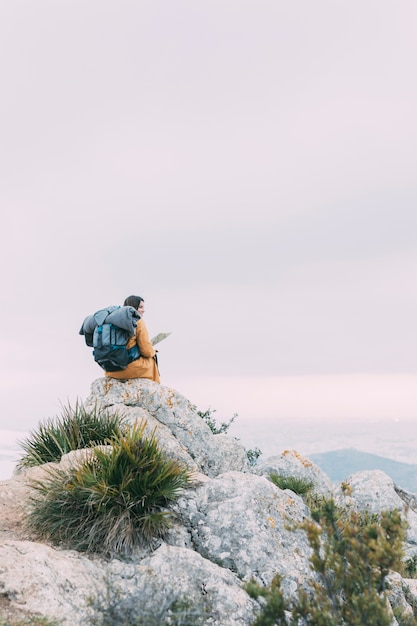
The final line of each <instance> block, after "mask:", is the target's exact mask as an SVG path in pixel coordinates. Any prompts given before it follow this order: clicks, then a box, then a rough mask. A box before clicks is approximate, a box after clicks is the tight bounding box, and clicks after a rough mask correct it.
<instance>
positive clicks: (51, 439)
mask: <svg viewBox="0 0 417 626" xmlns="http://www.w3.org/2000/svg"><path fill="white" fill-rule="evenodd" d="M124 425H125V418H123V417H121V416H120V415H117V414H109V413H108V411H104V410H99V409H98V408H97V407H96V408H95V409H93V410H91V411H87V410H86V409H85V408H84V406H83V404H82V403H80V402H78V401H77V402H76V404H75V408H72V407H71V405H68V407H63V410H62V415H61V416H60V417H55V418H50V419H47V420H45V421H44V422H43V423H41V424H40V426H39V428H38V429H37V430H35V431H32V432H31V433H30V434H29V437H27V438H26V439H24V440H22V441H19V445H20V447H21V448H22V449H23V451H24V454H23V456H22V457H21V459H20V461H19V462H18V468H20V469H22V468H25V467H33V466H35V465H43V464H44V463H49V462H55V463H58V462H59V461H60V460H61V457H62V455H63V454H67V453H68V452H71V451H72V450H79V449H81V448H88V447H91V446H95V445H99V444H103V443H104V442H105V441H106V440H107V439H109V438H112V437H114V436H115V435H117V433H118V432H119V431H120V430H121V429H122V428H123V427H124Z"/></svg>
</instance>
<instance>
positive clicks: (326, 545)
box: [247, 500, 415, 626]
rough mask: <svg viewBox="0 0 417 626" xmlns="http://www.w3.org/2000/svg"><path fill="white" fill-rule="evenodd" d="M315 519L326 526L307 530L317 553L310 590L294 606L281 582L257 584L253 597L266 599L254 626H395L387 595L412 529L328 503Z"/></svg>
mask: <svg viewBox="0 0 417 626" xmlns="http://www.w3.org/2000/svg"><path fill="white" fill-rule="evenodd" d="M315 517H316V518H318V517H320V519H319V522H320V523H317V522H316V521H314V520H313V519H310V518H309V519H307V520H305V521H304V523H303V524H301V528H303V529H304V530H305V532H306V534H307V537H308V541H309V544H310V547H311V548H312V556H311V559H310V561H311V566H312V570H313V572H314V576H312V577H311V578H310V580H309V581H308V588H309V590H308V591H306V590H305V589H301V588H300V589H299V591H298V594H297V597H296V598H295V599H292V601H291V602H290V601H289V600H286V599H284V596H283V593H282V590H281V579H280V578H279V577H276V578H275V579H274V581H273V582H272V584H271V585H270V587H268V588H262V587H260V586H258V585H256V584H255V583H253V582H252V583H251V584H250V585H249V586H247V590H248V593H249V594H250V595H251V597H253V598H259V597H261V598H263V600H262V604H263V606H262V609H261V611H260V613H259V615H258V616H257V619H256V621H255V622H254V624H253V626H272V625H276V626H296V625H301V624H302V625H303V626H341V625H346V626H363V625H364V624H366V626H390V625H391V624H392V617H391V615H390V613H389V610H388V607H387V600H386V597H385V595H384V591H385V589H386V577H387V574H388V573H389V571H390V570H395V571H398V570H400V569H401V567H402V562H401V559H402V555H403V541H404V539H405V531H406V525H405V523H404V522H403V521H402V519H401V516H400V513H399V512H398V511H388V512H384V513H382V514H381V515H380V516H379V518H378V519H375V518H374V516H369V515H363V514H360V513H356V512H354V511H347V510H338V509H337V507H336V506H335V503H334V502H333V501H332V500H327V501H323V502H322V504H321V508H320V509H317V511H316V512H315ZM286 611H287V613H285V612H286ZM404 619H405V618H404ZM274 620H275V621H274ZM403 623H404V624H405V623H406V622H403ZM407 623H410V622H409V619H408V618H407ZM414 624H415V622H414Z"/></svg>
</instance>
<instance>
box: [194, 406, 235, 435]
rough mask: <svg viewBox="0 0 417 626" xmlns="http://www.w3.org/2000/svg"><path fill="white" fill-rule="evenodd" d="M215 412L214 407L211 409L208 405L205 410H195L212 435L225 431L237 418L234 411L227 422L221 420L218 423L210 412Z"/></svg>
mask: <svg viewBox="0 0 417 626" xmlns="http://www.w3.org/2000/svg"><path fill="white" fill-rule="evenodd" d="M215 412H216V409H211V408H210V407H209V408H208V409H207V411H197V414H198V415H199V416H200V417H201V419H202V420H204V421H205V423H206V424H207V426H208V427H209V428H210V430H211V432H212V433H213V435H221V434H225V433H227V431H228V430H229V428H230V426H231V425H232V424H233V422H234V421H235V419H236V418H237V413H235V414H234V415H233V417H231V418H230V420H229V421H228V422H221V423H220V425H219V424H218V423H217V421H216V420H215V419H214V417H213V416H212V413H215Z"/></svg>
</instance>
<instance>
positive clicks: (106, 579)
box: [0, 541, 256, 626]
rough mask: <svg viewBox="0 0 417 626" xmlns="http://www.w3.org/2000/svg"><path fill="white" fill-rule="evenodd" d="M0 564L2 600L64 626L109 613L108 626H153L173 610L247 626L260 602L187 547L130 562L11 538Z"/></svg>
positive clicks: (217, 624)
mask: <svg viewBox="0 0 417 626" xmlns="http://www.w3.org/2000/svg"><path fill="white" fill-rule="evenodd" d="M0 562H1V569H0V588H1V593H2V594H3V596H6V597H8V598H9V599H10V600H11V601H12V602H13V603H14V604H15V605H17V606H18V607H19V608H20V609H21V610H24V611H25V612H26V613H27V614H29V615H33V614H38V615H43V616H46V617H47V618H48V619H55V620H58V622H59V623H60V624H62V625H63V626H87V625H89V624H97V623H101V621H100V618H102V617H103V616H104V615H105V616H106V620H107V621H106V623H108V624H109V623H113V622H111V621H109V619H111V617H112V615H113V616H114V619H115V621H114V623H125V624H127V623H130V622H131V623H135V620H136V621H137V620H138V619H139V618H140V619H141V620H142V622H141V623H145V621H144V620H146V623H147V624H149V625H151V624H152V625H153V624H155V626H156V625H157V624H161V623H165V622H164V621H163V620H164V619H165V618H166V616H167V615H169V612H170V611H171V612H174V614H175V612H177V613H178V612H180V614H181V615H182V614H185V615H187V616H188V619H189V620H193V621H192V623H195V624H200V623H203V621H202V620H204V623H210V624H212V625H213V626H224V625H225V624H228V625H230V626H242V625H244V624H249V623H250V621H251V619H252V617H253V609H254V606H255V605H256V603H255V602H254V601H253V600H251V599H250V598H249V596H248V595H247V594H246V593H245V591H243V589H242V582H241V581H240V580H239V578H238V577H237V576H236V575H235V574H233V573H232V572H230V571H228V570H227V569H224V568H221V567H219V566H218V565H216V564H214V563H211V562H210V561H208V560H207V559H204V558H203V557H201V556H200V555H199V554H198V553H197V552H195V551H193V550H189V549H186V548H178V547H174V546H167V545H162V546H160V548H158V549H157V550H156V551H155V552H154V553H153V554H152V555H150V556H148V557H147V558H144V559H142V560H141V561H140V562H139V563H126V562H123V561H119V560H117V559H113V560H111V561H104V560H101V559H99V558H94V557H89V558H88V557H86V556H83V555H81V554H79V553H77V552H75V551H70V550H56V549H54V548H52V547H50V546H47V545H43V544H39V543H34V542H30V541H10V542H7V543H5V544H2V545H0ZM122 618H123V619H125V620H126V621H123V622H122V621H121V620H122ZM207 620H209V621H207ZM182 623H184V622H182ZM186 623H190V621H188V622H186Z"/></svg>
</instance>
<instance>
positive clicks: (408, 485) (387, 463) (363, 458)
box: [308, 448, 417, 493]
mask: <svg viewBox="0 0 417 626" xmlns="http://www.w3.org/2000/svg"><path fill="white" fill-rule="evenodd" d="M308 458H309V459H311V460H312V461H313V462H314V463H315V464H316V465H318V466H319V467H320V468H321V469H322V470H323V471H324V472H325V473H326V474H327V476H328V477H329V478H330V480H331V481H332V482H335V483H336V482H337V483H338V482H341V481H343V480H345V479H346V478H348V477H349V476H350V475H351V474H354V473H355V472H362V471H364V470H382V471H383V472H385V473H386V474H388V476H390V477H391V478H392V479H393V481H394V482H395V484H396V485H397V486H398V487H402V488H403V489H405V490H407V491H411V493H417V465H411V464H410V463H399V462H398V461H392V460H391V459H387V458H385V457H383V456H377V455H376V454H369V453H368V452H360V451H359V450H355V449H353V448H348V449H344V450H333V451H331V452H322V453H320V454H309V455H308Z"/></svg>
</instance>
